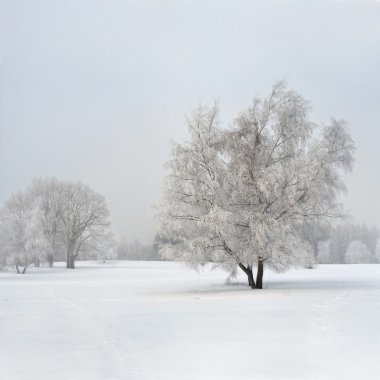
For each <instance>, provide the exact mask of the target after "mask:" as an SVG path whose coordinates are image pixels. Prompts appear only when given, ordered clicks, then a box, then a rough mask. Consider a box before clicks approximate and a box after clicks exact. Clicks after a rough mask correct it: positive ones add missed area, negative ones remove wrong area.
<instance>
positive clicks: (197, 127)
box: [159, 82, 354, 288]
mask: <svg viewBox="0 0 380 380" xmlns="http://www.w3.org/2000/svg"><path fill="white" fill-rule="evenodd" d="M309 112H310V107H309V104H308V102H306V101H305V100H304V99H303V98H302V97H301V96H300V95H299V94H298V93H297V92H295V91H292V90H288V89H287V88H286V87H285V86H284V85H283V83H282V82H279V83H277V84H276V85H275V86H274V87H273V90H272V92H271V94H270V95H269V97H267V98H266V99H263V100H260V99H255V100H254V101H253V104H252V105H251V106H250V107H249V108H248V109H247V110H246V111H244V112H242V113H241V114H240V115H239V117H238V118H237V119H236V120H235V121H234V123H233V126H232V127H231V128H229V129H224V130H223V129H221V128H220V126H219V122H218V108H217V107H216V106H214V107H212V108H206V107H199V108H198V110H197V111H196V112H194V113H193V114H192V116H191V117H190V118H188V120H187V125H188V128H189V133H190V140H189V141H188V142H185V143H184V144H176V145H174V147H173V152H172V159H171V160H170V161H169V162H168V169H169V171H170V173H169V175H168V176H167V177H166V179H165V182H164V189H163V196H162V203H161V205H160V211H159V218H160V219H159V220H160V231H159V232H160V234H162V235H163V236H165V237H166V238H167V240H168V241H170V242H171V243H168V244H163V245H162V246H161V248H160V252H161V253H162V255H163V256H164V257H166V258H170V259H175V260H179V261H184V262H187V263H188V264H190V265H192V266H197V265H199V264H200V263H203V262H205V261H212V262H216V263H218V264H219V265H221V266H222V267H224V268H225V269H227V270H229V271H234V270H235V268H236V267H237V266H238V267H239V268H240V269H241V270H243V272H244V273H246V275H247V277H248V283H249V285H250V286H251V287H252V288H262V280H263V272H264V263H265V264H267V265H268V266H270V267H272V268H274V269H275V270H285V269H287V268H289V267H290V266H292V265H303V264H305V262H306V261H307V260H308V258H309V257H310V256H309V254H310V250H309V249H308V248H304V249H303V248H302V247H305V245H304V243H303V241H302V239H301V237H300V235H299V229H300V225H302V224H303V223H305V222H309V223H311V222H316V223H317V222H319V221H321V220H324V219H326V218H331V217H338V216H340V215H341V209H340V206H339V203H338V196H339V194H340V193H341V192H342V191H344V190H345V186H344V183H343V182H342V180H341V178H340V170H341V169H343V170H346V171H347V170H350V169H351V167H352V162H353V156H352V155H353V151H354V144H353V141H352V139H351V137H350V136H349V134H348V133H347V131H346V127H345V124H344V122H343V121H337V120H334V119H332V120H331V122H330V124H329V125H328V126H326V127H324V128H318V126H317V125H316V124H314V123H313V122H311V121H310V118H309ZM253 268H257V275H256V280H255V279H254V276H253Z"/></svg>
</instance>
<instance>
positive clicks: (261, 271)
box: [256, 260, 264, 289]
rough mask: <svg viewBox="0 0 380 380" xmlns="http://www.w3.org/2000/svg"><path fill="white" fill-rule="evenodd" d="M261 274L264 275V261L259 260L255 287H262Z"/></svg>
mask: <svg viewBox="0 0 380 380" xmlns="http://www.w3.org/2000/svg"><path fill="white" fill-rule="evenodd" d="M263 276H264V262H263V261H262V260H259V262H258V263H257V275H256V288H257V289H262V288H263Z"/></svg>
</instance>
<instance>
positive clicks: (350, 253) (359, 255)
mask: <svg viewBox="0 0 380 380" xmlns="http://www.w3.org/2000/svg"><path fill="white" fill-rule="evenodd" d="M345 261H346V263H347V264H370V263H372V262H373V256H372V255H371V252H370V251H369V249H368V247H367V246H366V245H365V244H364V243H363V242H361V241H359V240H354V241H352V242H351V243H350V245H349V246H348V249H347V252H346V255H345Z"/></svg>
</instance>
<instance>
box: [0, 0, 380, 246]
mask: <svg viewBox="0 0 380 380" xmlns="http://www.w3.org/2000/svg"><path fill="white" fill-rule="evenodd" d="M379 64H380V2H312V3H311V2H296V1H291V2H269V1H264V2H249V1H235V2H217V1H202V2H200V1H178V2H174V1H173V2H169V1H156V2H153V1H152V2H142V1H140V2H138V1H122V0H118V1H117V0H112V1H106V0H104V1H95V0H91V1H81V0H75V1H59V0H46V1H35V0H26V1H23V0H9V1H8V0H0V203H2V202H3V201H4V200H6V199H7V198H8V196H9V195H10V194H11V193H12V192H15V191H17V190H19V189H22V188H24V187H25V186H26V185H28V184H29V183H30V182H31V180H32V178H33V177H46V176H55V177H57V178H60V179H70V180H77V179H78V180H81V181H83V182H85V183H87V184H89V185H90V186H91V187H92V188H93V189H94V190H96V191H98V192H99V193H101V194H103V195H104V196H105V197H106V199H107V201H108V204H109V208H110V211H111V216H112V226H113V230H114V232H115V233H116V235H117V236H118V237H121V236H125V237H126V238H127V239H133V238H139V239H141V240H150V239H152V237H153V235H154V221H153V213H154V211H153V205H154V204H155V203H157V201H158V198H159V194H160V187H161V181H162V178H163V176H164V175H165V169H164V168H163V164H164V162H165V161H166V160H168V158H169V152H170V141H171V140H175V141H182V140H184V139H186V137H187V131H186V127H185V125H184V114H185V113H188V112H190V111H191V109H192V108H194V107H195V106H197V104H198V103H199V102H210V103H211V102H213V101H214V100H217V101H218V102H219V104H220V108H221V115H222V121H223V122H225V125H229V124H230V123H231V121H232V120H233V118H234V117H235V116H236V114H237V113H238V112H239V111H240V110H242V109H243V108H245V107H246V106H248V105H249V102H250V100H251V99H252V97H253V96H255V95H260V96H261V95H265V94H266V93H267V92H268V91H269V90H270V88H271V86H272V84H273V83H274V82H275V81H276V80H277V79H281V78H285V79H286V80H287V82H288V84H289V85H290V87H292V88H295V89H297V90H299V91H300V92H301V93H302V94H303V95H304V96H305V97H306V98H307V99H310V100H311V102H312V105H313V109H314V113H313V117H314V119H315V121H317V122H319V123H327V122H328V121H329V117H330V116H334V117H336V118H344V119H346V120H347V121H348V122H349V125H350V131H351V133H352V136H353V138H354V140H355V142H356V144H357V154H356V157H357V160H356V165H355V168H354V171H353V173H352V174H350V175H349V176H348V177H347V185H348V189H349V192H348V194H347V196H346V197H345V198H344V203H345V205H346V207H347V209H348V210H350V211H351V213H352V215H353V218H354V220H355V221H356V222H366V223H368V224H374V225H378V226H379V225H380V224H379V217H378V215H380V202H378V199H377V189H378V188H379V186H380V167H379V164H378V162H379V158H380V157H379V153H378V142H379V141H380V112H379V105H380V71H379Z"/></svg>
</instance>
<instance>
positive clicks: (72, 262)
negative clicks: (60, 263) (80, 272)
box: [67, 255, 75, 269]
mask: <svg viewBox="0 0 380 380" xmlns="http://www.w3.org/2000/svg"><path fill="white" fill-rule="evenodd" d="M67 268H68V269H75V258H74V255H70V256H69V257H68V258H67Z"/></svg>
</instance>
